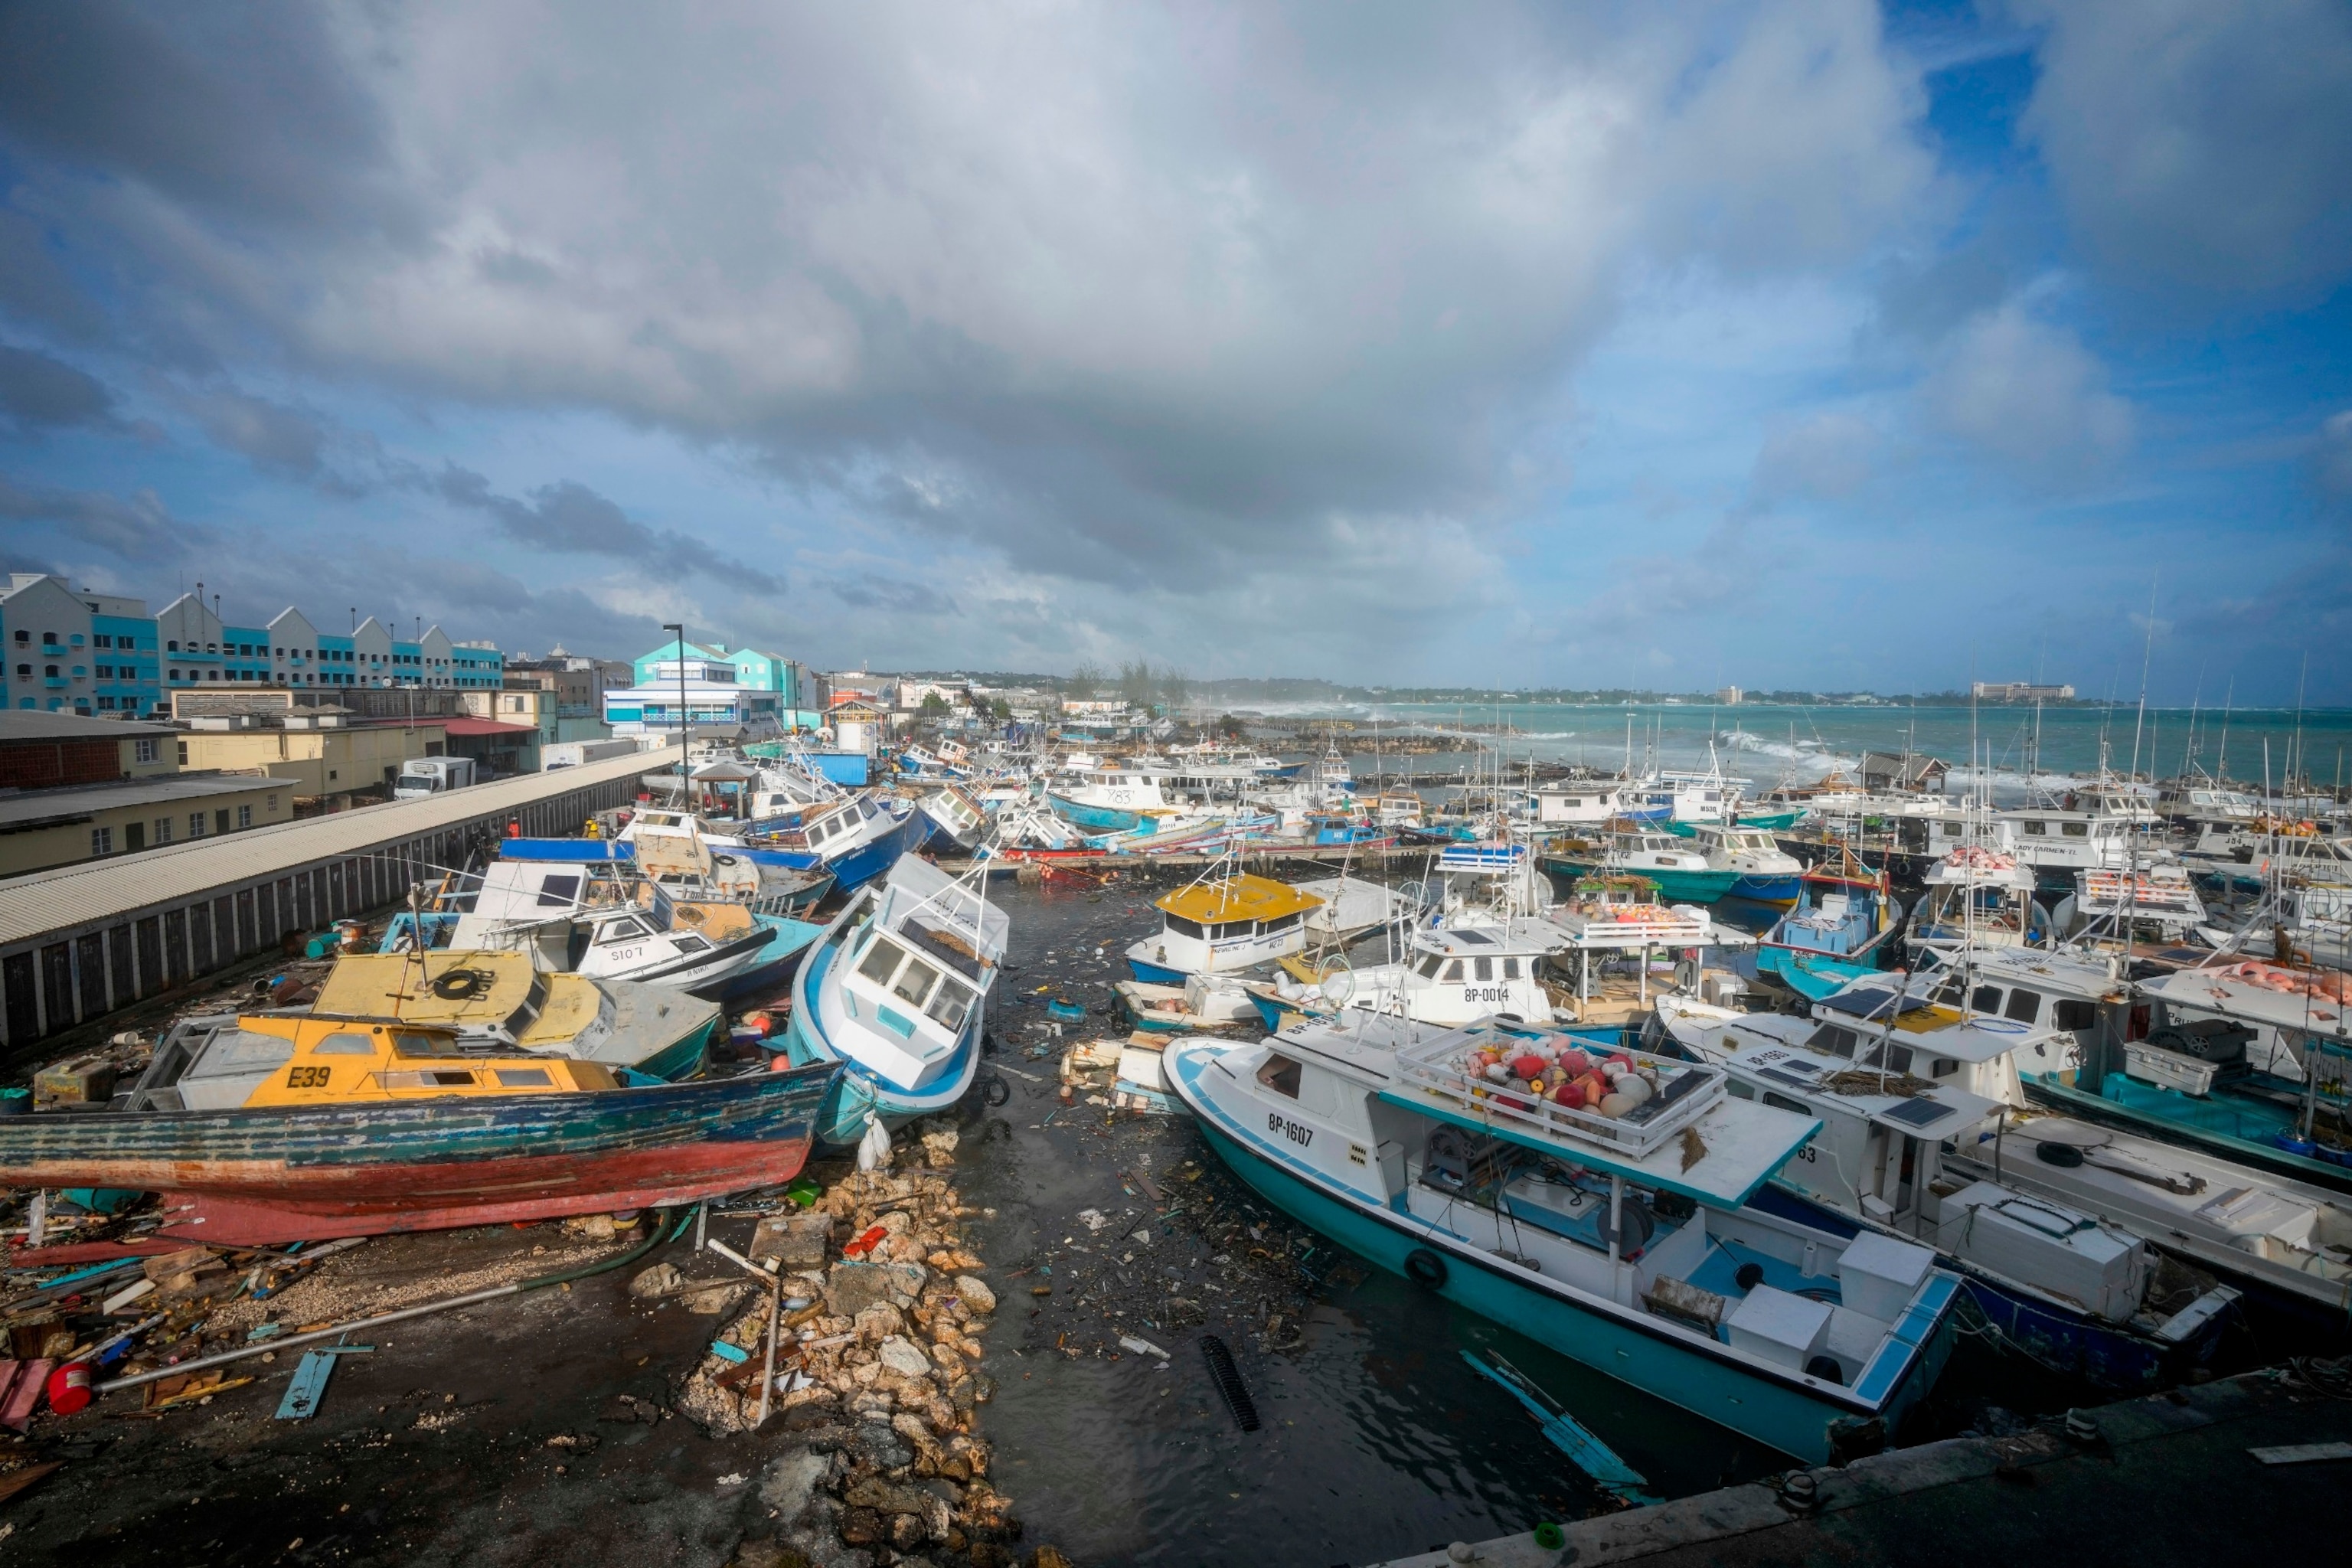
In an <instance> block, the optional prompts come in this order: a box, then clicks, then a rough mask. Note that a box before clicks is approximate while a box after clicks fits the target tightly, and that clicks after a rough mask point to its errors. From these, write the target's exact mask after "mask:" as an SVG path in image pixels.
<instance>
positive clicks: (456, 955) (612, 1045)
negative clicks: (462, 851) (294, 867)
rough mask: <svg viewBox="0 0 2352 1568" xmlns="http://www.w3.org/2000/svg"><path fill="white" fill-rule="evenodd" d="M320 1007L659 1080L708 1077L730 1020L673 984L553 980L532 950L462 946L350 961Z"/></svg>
mask: <svg viewBox="0 0 2352 1568" xmlns="http://www.w3.org/2000/svg"><path fill="white" fill-rule="evenodd" d="M313 1008H314V1010H315V1011H317V1012H320V1013H322V1014H329V1015H332V1016H338V1017H349V1018H403V1019H406V1020H407V1021H409V1022H411V1023H415V1024H420V1025H426V1026H432V1025H440V1026H445V1027H447V1028H450V1029H454V1030H456V1031H457V1034H458V1035H459V1037H461V1038H464V1039H467V1040H468V1041H474V1042H479V1043H482V1044H486V1045H487V1044H497V1045H506V1046H512V1047H517V1048H518V1049H520V1050H525V1051H530V1052H533V1053H535V1054H541V1055H546V1056H557V1057H570V1058H574V1059H576V1060H580V1061H591V1062H597V1063H601V1064H602V1065H603V1066H604V1067H607V1068H613V1069H614V1071H616V1072H617V1071H619V1070H621V1069H623V1068H626V1069H628V1070H630V1071H633V1072H636V1073H641V1074H644V1075H645V1076H646V1077H648V1078H655V1079H684V1078H691V1077H693V1076H694V1075H695V1074H697V1073H699V1072H700V1071H701V1070H702V1069H703V1067H704V1065H705V1064H706V1062H707V1061H708V1059H709V1049H710V1042H711V1039H712V1037H714V1036H716V1035H717V1033H718V1031H719V1026H720V1024H721V1022H722V1020H723V1018H724V1014H723V1013H722V1012H721V1011H720V1009H719V1004H717V1003H716V1002H710V1001H706V1000H704V999H703V998H701V997H699V996H695V995H691V994H688V993H686V992H684V991H678V990H676V989H673V988H671V987H669V986H666V985H647V984H643V983H642V982H639V981H634V980H593V979H591V978H589V977H588V976H587V975H584V974H549V973H543V972H542V971H541V970H540V969H539V968H538V967H537V966H536V965H535V964H534V963H532V962H531V956H530V954H529V953H527V952H467V951H464V950H461V949H456V948H451V949H446V950H441V951H436V952H422V953H398V954H395V953H373V952H369V953H347V954H345V955H344V956H343V957H341V958H339V959H337V960H336V961H335V967H334V968H333V969H332V970H331V971H330V972H329V973H328V975H327V978H326V980H325V981H324V982H323V983H322V984H320V987H319V997H318V1000H317V1002H315V1003H314V1004H313Z"/></svg>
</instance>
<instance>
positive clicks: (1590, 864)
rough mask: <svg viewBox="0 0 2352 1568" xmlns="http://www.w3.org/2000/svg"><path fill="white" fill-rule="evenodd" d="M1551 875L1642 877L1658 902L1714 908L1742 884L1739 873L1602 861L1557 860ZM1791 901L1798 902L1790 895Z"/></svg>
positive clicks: (1548, 865) (1548, 863) (1551, 862)
mask: <svg viewBox="0 0 2352 1568" xmlns="http://www.w3.org/2000/svg"><path fill="white" fill-rule="evenodd" d="M1543 868H1544V870H1545V871H1546V872H1547V873H1549V875H1551V876H1553V877H1557V878H1561V879H1565V880H1567V881H1569V882H1571V883H1572V882H1574V881H1575V880H1576V879H1578V878H1580V877H1591V876H1595V875H1601V876H1612V877H1640V878H1643V879H1646V880H1648V881H1652V882H1655V883H1656V884H1657V886H1658V898H1659V900H1661V901H1662V902H1664V903H1669V904H1712V903H1717V902H1720V901H1721V900H1722V898H1723V896H1724V895H1725V894H1726V893H1728V892H1729V891H1731V889H1732V884H1734V883H1735V882H1737V881H1738V880H1739V873H1738V872H1737V871H1711V870H1710V871H1685V870H1677V869H1675V868H1671V867H1665V866H1612V865H1605V864H1603V863H1602V862H1601V861H1599V860H1583V859H1574V858H1566V857H1561V856H1553V857H1550V858H1547V859H1546V860H1545V861H1544V863H1543ZM1789 896H1790V900H1794V899H1795V898H1796V895H1795V894H1794V893H1790V895H1789Z"/></svg>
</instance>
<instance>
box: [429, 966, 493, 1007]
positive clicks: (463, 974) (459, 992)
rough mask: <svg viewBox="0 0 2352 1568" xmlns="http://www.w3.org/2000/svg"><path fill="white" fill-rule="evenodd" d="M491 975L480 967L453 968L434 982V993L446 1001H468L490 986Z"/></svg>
mask: <svg viewBox="0 0 2352 1568" xmlns="http://www.w3.org/2000/svg"><path fill="white" fill-rule="evenodd" d="M490 978H491V977H490V976H489V975H487V974H485V973H482V972H481V971H480V970H478V969H452V970H449V971H448V972H447V973H444V974H442V975H440V976H438V977H437V978H436V979H435V980H434V982H433V994H434V995H436V996H438V997H439V998H441V1000H442V1001H444V1002H466V1001H470V1000H472V999H473V998H474V997H477V996H479V995H480V994H482V993H483V992H485V991H487V990H488V989H489V988H490Z"/></svg>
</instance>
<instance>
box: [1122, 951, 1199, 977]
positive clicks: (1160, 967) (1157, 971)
mask: <svg viewBox="0 0 2352 1568" xmlns="http://www.w3.org/2000/svg"><path fill="white" fill-rule="evenodd" d="M1127 967H1128V968H1129V970H1131V971H1132V972H1133V973H1134V974H1135V977H1136V978H1137V979H1138V980H1140V981H1142V982H1143V983H1144V984H1146V985H1181V984H1184V982H1185V981H1187V980H1189V979H1191V978H1192V976H1191V975H1188V974H1186V973H1184V972H1183V971H1182V970H1181V969H1171V968H1169V967H1168V966H1167V965H1166V964H1164V963H1151V962H1150V960H1148V959H1141V958H1138V957H1136V956H1135V955H1134V954H1133V953H1129V954H1128V958H1127Z"/></svg>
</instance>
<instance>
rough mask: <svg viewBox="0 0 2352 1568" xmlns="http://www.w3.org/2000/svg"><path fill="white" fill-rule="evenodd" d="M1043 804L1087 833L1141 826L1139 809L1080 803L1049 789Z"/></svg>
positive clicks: (1131, 828) (1113, 831)
mask: <svg viewBox="0 0 2352 1568" xmlns="http://www.w3.org/2000/svg"><path fill="white" fill-rule="evenodd" d="M1045 804H1046V805H1049V806H1051V807H1052V808H1053V811H1054V815H1055V816H1058V817H1060V818H1062V819H1063V820H1064V821H1065V822H1068V823H1071V824H1074V825H1075V826H1079V827H1083V828H1085V829H1086V830H1087V832H1089V833H1131V832H1133V831H1134V830H1135V829H1137V828H1139V827H1140V826H1143V814H1142V813H1141V812H1139V811H1121V810H1119V809H1118V807H1117V806H1114V805H1079V804H1078V803H1077V802H1076V801H1075V800H1072V799H1070V798H1069V797H1068V796H1067V795H1055V794H1053V793H1051V792H1050V791H1049V792H1047V794H1046V795H1045Z"/></svg>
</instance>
